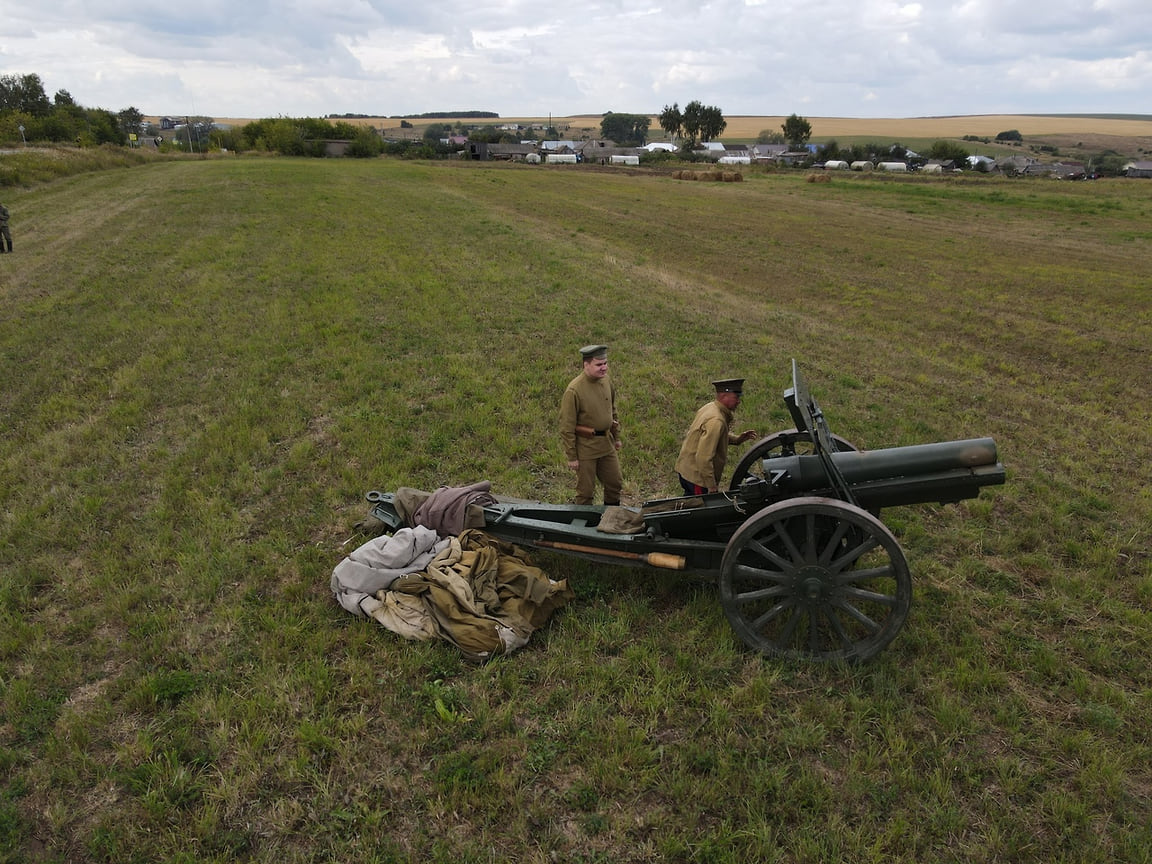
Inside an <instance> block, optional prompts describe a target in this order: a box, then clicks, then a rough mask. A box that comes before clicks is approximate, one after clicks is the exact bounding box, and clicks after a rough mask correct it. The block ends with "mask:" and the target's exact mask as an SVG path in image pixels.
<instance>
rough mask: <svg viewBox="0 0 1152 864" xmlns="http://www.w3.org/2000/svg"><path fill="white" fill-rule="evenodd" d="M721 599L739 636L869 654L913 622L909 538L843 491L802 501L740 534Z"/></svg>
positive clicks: (849, 657) (775, 508) (764, 648)
mask: <svg viewBox="0 0 1152 864" xmlns="http://www.w3.org/2000/svg"><path fill="white" fill-rule="evenodd" d="M720 601H721V603H722V604H723V607H724V614H725V615H727V616H728V621H729V623H730V624H731V625H732V628H733V629H734V630H735V631H736V634H737V635H738V636H739V637H740V639H741V640H743V641H744V643H745V644H747V645H748V646H749V647H752V648H755V649H756V650H757V651H761V652H763V653H765V654H768V655H771V656H776V657H786V658H792V659H798V660H817V661H824V662H830V661H838V660H845V661H858V660H868V659H870V658H871V657H874V656H875V655H876V654H878V653H879V652H880V651H881V650H883V649H884V647H885V646H887V645H888V643H889V642H891V641H892V640H893V639H894V638H896V634H897V633H899V632H900V628H901V627H903V626H904V619H905V618H907V616H908V609H909V608H910V606H911V604H912V579H911V577H910V575H909V572H908V562H907V560H906V559H905V558H904V553H903V551H902V550H901V549H900V544H899V543H898V542H897V541H896V538H895V536H893V534H892V532H891V531H889V530H888V528H887V527H885V525H884V523H882V522H881V521H880V520H879V519H877V518H876V517H875V516H873V515H872V514H871V513H869V512H868V511H866V510H862V509H860V508H859V507H856V506H855V505H852V504H848V503H846V502H844V501H838V500H836V499H834V498H792V499H789V500H787V501H781V502H779V503H777V504H773V505H772V506H770V507H767V508H765V509H764V510H761V511H760V512H759V513H757V514H756V515H754V516H752V517H751V518H750V519H749V520H748V521H747V522H745V523H744V524H743V525H741V526H740V528H739V529H737V531H736V533H735V534H733V535H732V539H731V540H730V541H729V542H728V546H727V549H726V550H725V552H724V558H723V562H722V564H721V566H720Z"/></svg>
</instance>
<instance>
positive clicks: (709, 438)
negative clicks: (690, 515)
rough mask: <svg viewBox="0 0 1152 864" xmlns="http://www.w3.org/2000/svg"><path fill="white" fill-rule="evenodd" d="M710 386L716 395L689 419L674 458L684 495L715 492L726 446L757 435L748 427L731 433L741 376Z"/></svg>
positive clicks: (726, 456) (741, 390)
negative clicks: (736, 432)
mask: <svg viewBox="0 0 1152 864" xmlns="http://www.w3.org/2000/svg"><path fill="white" fill-rule="evenodd" d="M712 386H713V387H714V388H715V390H716V398H715V399H714V400H712V401H711V402H709V403H708V404H706V405H704V406H702V407H701V408H700V409H699V410H698V411H697V412H696V416H695V417H693V418H692V423H691V425H690V426H689V427H688V432H687V434H685V436H684V443H683V444H682V445H681V446H680V457H679V458H678V459H677V460H676V473H677V475H678V476H679V478H680V486H681V487H682V488H683V489H684V494H685V495H703V494H704V493H706V492H716V491H718V490H719V488H720V477H721V476H722V475H723V473H724V466H725V465H726V464H727V463H728V446H729V445H730V444H743V443H744V442H745V441H751V440H752V439H753V438H755V437H756V432H754V431H753V430H751V429H749V430H748V431H746V432H744V433H742V434H740V435H733V434H732V432H731V427H732V420H733V415H734V412H735V411H736V407H737V406H738V405H739V404H740V398H741V396H742V395H743V393H744V379H743V378H728V379H726V380H724V381H713V382H712Z"/></svg>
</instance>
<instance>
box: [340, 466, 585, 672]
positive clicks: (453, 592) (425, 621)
mask: <svg viewBox="0 0 1152 864" xmlns="http://www.w3.org/2000/svg"><path fill="white" fill-rule="evenodd" d="M468 488H469V489H473V488H474V487H468ZM434 494H435V493H434ZM441 527H443V526H441ZM331 587H332V593H333V595H334V596H335V597H336V600H337V602H338V603H339V604H340V605H341V606H342V607H343V608H344V609H346V610H348V611H349V612H351V613H353V614H354V615H362V616H368V617H370V618H373V619H375V620H376V621H377V622H378V623H379V624H381V625H382V626H383V627H385V628H387V629H388V630H391V631H392V632H394V633H397V634H399V635H400V636H403V637H404V638H406V639H416V640H425V639H437V638H439V639H445V640H447V641H448V642H451V643H452V644H453V645H455V646H456V647H457V648H459V649H460V651H461V653H462V654H463V655H464V656H465V657H466V658H467V659H469V660H472V661H474V662H483V661H485V660H488V659H490V658H492V657H495V656H497V655H500V654H506V653H508V652H510V651H513V650H515V649H517V648H520V647H522V646H523V645H525V644H526V643H527V642H528V639H529V637H530V636H531V635H532V633H533V632H535V631H536V630H537V629H539V628H540V627H542V626H543V625H544V624H545V623H547V621H548V619H549V618H550V617H551V616H552V613H553V612H554V611H555V610H556V609H558V608H560V607H562V606H564V605H565V604H566V603H568V602H569V601H570V600H571V599H572V598H573V596H574V595H573V593H572V590H571V589H570V588H569V587H568V584H567V581H566V580H561V581H553V580H552V579H550V578H549V577H548V575H547V574H546V573H544V571H542V570H541V569H540V568H538V567H535V566H533V565H531V564H530V563H528V561H527V560H526V557H525V554H524V552H523V551H522V550H521V549H519V548H518V547H516V546H514V545H512V544H510V543H505V542H503V541H501V540H497V539H496V538H494V537H491V536H490V535H488V534H485V533H484V532H483V531H481V530H478V529H475V528H465V529H463V530H461V531H460V532H459V533H458V534H442V533H440V532H438V531H437V530H436V529H435V528H433V527H429V526H427V525H415V526H412V527H405V528H401V529H399V530H398V531H396V533H395V534H392V535H385V536H381V537H377V538H375V539H373V540H370V541H368V542H367V543H365V544H363V545H362V546H360V547H359V548H358V549H356V550H355V551H354V552H352V553H351V554H350V555H349V556H348V557H347V558H345V559H344V560H343V561H341V562H340V563H339V564H338V565H337V566H336V568H335V569H334V570H333V571H332V580H331Z"/></svg>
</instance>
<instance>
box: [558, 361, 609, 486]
mask: <svg viewBox="0 0 1152 864" xmlns="http://www.w3.org/2000/svg"><path fill="white" fill-rule="evenodd" d="M580 358H581V361H582V363H583V366H584V368H583V370H582V371H581V372H580V374H579V375H577V376H576V377H575V378H573V379H572V381H571V382H570V383H569V384H568V386H567V388H565V390H564V395H563V396H562V397H561V399H560V443H561V444H562V446H563V448H564V458H565V459H566V460H567V462H568V467H569V468H570V469H572V471H574V472H575V474H576V499H575V502H576V503H577V504H591V503H592V499H593V496H594V495H595V492H596V481H597V480H599V481H600V483H601V485H602V486H603V487H604V503H605V504H606V505H609V506H613V505H617V504H619V503H620V492H621V489H622V488H623V486H624V477H623V474H622V472H621V471H620V459H619V457H618V456H617V451H618V450H619V449H620V447H621V443H620V418H619V417H618V416H617V414H616V387H615V385H613V383H612V379H611V378H609V377H608V346H607V345H585V346H584V347H583V348H581V349H580Z"/></svg>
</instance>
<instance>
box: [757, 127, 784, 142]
mask: <svg viewBox="0 0 1152 864" xmlns="http://www.w3.org/2000/svg"><path fill="white" fill-rule="evenodd" d="M756 143H757V144H783V143H784V133H783V132H777V131H776V130H775V129H761V130H760V134H759V135H757V136H756Z"/></svg>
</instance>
